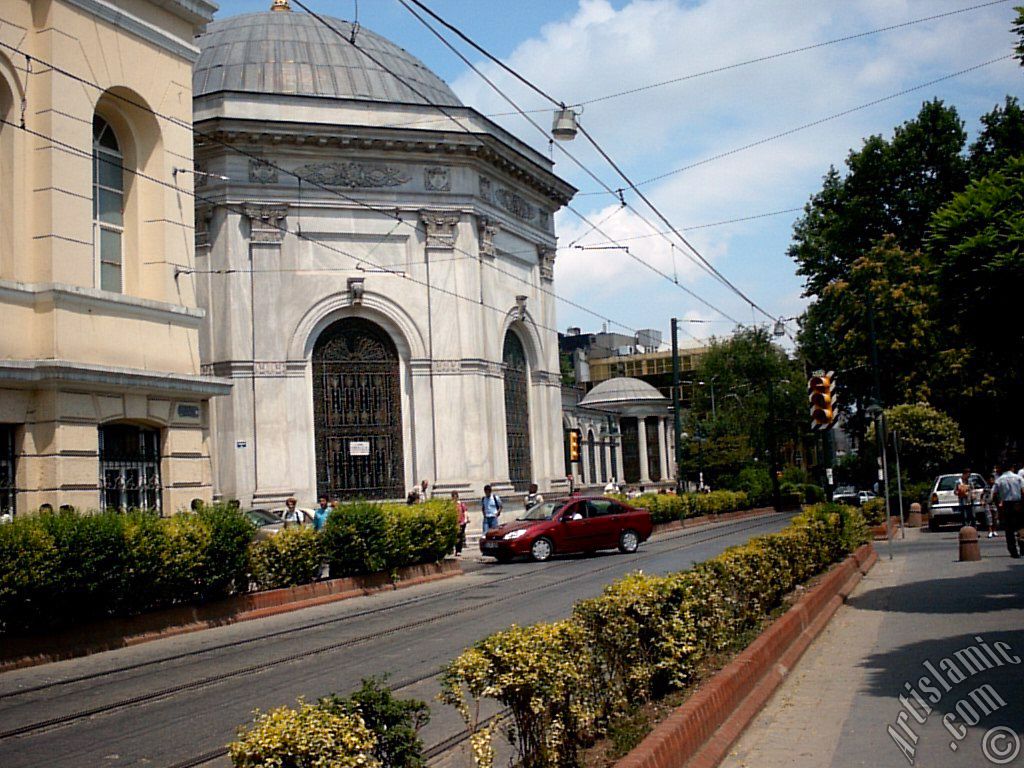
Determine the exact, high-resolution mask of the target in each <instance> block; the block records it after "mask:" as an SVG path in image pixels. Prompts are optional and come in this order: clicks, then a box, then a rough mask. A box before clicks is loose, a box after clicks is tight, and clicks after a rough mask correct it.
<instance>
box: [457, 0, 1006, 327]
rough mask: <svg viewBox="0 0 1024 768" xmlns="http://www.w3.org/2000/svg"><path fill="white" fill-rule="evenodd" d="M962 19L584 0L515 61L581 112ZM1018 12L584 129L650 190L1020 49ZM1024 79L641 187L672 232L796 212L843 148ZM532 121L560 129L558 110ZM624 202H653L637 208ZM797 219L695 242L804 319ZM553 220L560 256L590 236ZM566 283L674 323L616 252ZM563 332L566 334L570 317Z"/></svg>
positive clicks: (649, 249)
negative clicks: (793, 250) (792, 251)
mask: <svg viewBox="0 0 1024 768" xmlns="http://www.w3.org/2000/svg"><path fill="white" fill-rule="evenodd" d="M960 7H963V3H953V2H941V3H939V2H929V3H923V2H913V1H910V0H904V1H902V2H896V1H894V0H857V1H856V2H849V3H842V4H839V3H813V2H796V1H795V0H779V2H775V3H765V2H763V0H760V2H759V1H758V0H703V1H702V2H701V1H699V0H698V2H683V0H633V2H629V3H627V4H625V5H623V6H622V7H620V8H616V7H614V6H612V5H611V4H610V3H609V2H607V0H580V2H579V5H578V7H577V10H576V13H575V14H574V15H572V16H571V17H570V18H568V19H567V20H565V21H560V22H556V23H551V24H547V25H545V26H543V27H542V28H541V29H540V30H539V31H538V32H537V33H536V35H535V36H534V37H532V38H530V39H528V40H524V41H522V42H521V43H520V44H519V45H518V46H517V47H516V48H515V49H514V50H513V52H512V53H511V54H510V56H509V57H508V58H507V63H508V64H509V65H510V66H512V67H513V68H514V69H516V70H517V71H519V72H521V73H522V74H523V75H524V76H525V77H527V78H529V79H531V80H533V81H535V82H536V83H538V85H540V86H541V87H542V88H544V89H545V90H546V91H548V92H549V93H551V94H553V95H554V96H555V97H556V98H558V99H564V100H565V101H566V102H574V101H580V100H585V99H588V98H593V97H597V96H601V95H603V94H607V93H611V92H615V91H619V90H626V89H628V88H633V87H637V86H641V85H645V84H648V83H652V82H656V81H659V80H665V79H669V78H672V77H679V76H682V75H686V74H689V73H694V72H698V71H701V70H706V69H711V68H714V67H719V66H726V65H729V64H732V63H734V62H738V61H743V60H745V59H750V58H755V57H758V56H765V55H769V54H772V53H775V52H777V51H780V50H784V49H787V48H794V47H798V46H801V45H807V44H812V43H816V42H819V41H823V40H827V39H830V38H836V37H841V36H844V35H849V34H852V33H856V32H860V31H864V30H869V29H872V28H877V27H881V26H886V25H890V24H898V23H901V22H904V21H906V20H908V19H912V18H915V17H921V16H926V15H930V14H935V13H942V12H944V11H948V10H954V9H956V8H960ZM1011 18H1012V11H1011V9H1010V6H1009V5H1005V6H1004V5H997V6H993V7H991V8H987V9H984V10H981V11H976V12H970V13H965V14H960V15H957V16H953V17H950V18H946V19H942V20H937V21H933V22H927V23H924V24H920V25H916V26H912V27H906V28H903V29H899V30H895V31H891V32H885V33H881V34H878V35H873V36H870V37H863V38H859V39H857V40H853V41H849V42H845V43H841V44H837V45H833V46H827V47H823V48H818V49H815V50H812V51H807V52H804V53H800V54H795V55H793V56H787V57H783V58H777V59H773V60H771V61H766V62H762V63H759V64H754V65H751V66H748V67H742V68H739V69H733V70H729V71H727V72H723V73H719V74H715V75H709V76H706V77H700V78H695V79H690V80H685V81H683V82H680V83H676V84H673V85H670V86H665V87H663V88H658V89H654V90H649V91H644V92H642V93H637V94H633V95H631V96H627V97H623V98H618V99H613V100H609V101H605V102H600V103H596V104H592V105H588V106H585V107H584V111H583V114H582V116H581V118H580V119H581V123H582V124H583V125H585V126H586V127H588V129H589V130H591V132H592V133H593V134H594V135H595V136H596V137H597V138H598V140H599V141H600V142H601V143H602V145H603V146H604V147H605V148H606V149H607V150H608V151H609V152H610V153H611V155H612V156H613V157H614V158H615V159H616V160H617V161H618V162H620V163H621V164H623V165H624V167H625V168H626V170H627V172H628V173H629V174H630V176H631V177H632V178H633V179H634V180H642V179H646V178H650V177H653V176H657V175H659V174H661V173H664V172H665V171H668V170H672V169H675V168H678V167H681V166H685V165H689V164H691V163H694V162H697V161H699V160H702V159H704V158H707V157H709V156H712V155H715V154H718V153H720V152H723V151H726V150H730V149H733V148H735V147H740V146H743V145H745V144H748V143H750V142H752V141H757V140H759V139H761V138H764V137H766V136H770V135H772V134H775V133H778V132H781V131H785V130H788V129H791V128H793V127H795V126H798V125H800V124H802V123H806V122H809V121H811V120H815V119H818V118H821V117H824V116H826V115H828V114H831V113H834V112H838V111H841V110H845V109H849V108H851V107H854V106H857V105H859V104H862V103H864V102H867V101H870V100H872V99H876V98H879V97H881V96H885V95H888V94H890V93H894V92H896V91H900V90H902V89H905V88H908V87H911V86H914V85H917V84H919V83H922V82H925V81H928V80H932V79H935V78H937V77H941V76H943V75H945V74H948V73H951V72H954V71H956V70H958V69H962V68H965V67H968V66H972V65H975V64H978V63H980V62H981V61H984V60H986V59H989V58H993V57H995V56H998V55H999V54H1000V52H1005V53H1007V54H1008V53H1009V52H1010V49H1011V46H1012V44H1013V38H1012V36H1011V35H1010V33H1009V32H1008V27H1009V25H1010V20H1011ZM483 69H484V70H485V71H486V72H487V73H488V75H489V76H491V77H493V78H494V79H495V80H496V81H497V82H499V83H500V84H501V85H502V87H503V88H505V89H506V90H507V92H509V93H510V94H512V95H513V96H514V98H515V99H516V100H517V101H518V102H519V103H520V104H521V105H523V106H526V107H528V108H534V107H539V106H544V105H543V104H542V103H539V100H538V98H537V96H536V95H535V94H533V93H531V92H529V91H527V90H526V89H525V88H524V87H523V86H522V85H521V84H519V83H516V82H514V81H512V80H511V79H510V78H509V77H508V76H506V75H504V74H503V73H501V72H500V71H498V70H497V69H496V68H495V67H493V66H490V65H484V66H483ZM1020 83H1021V71H1020V69H1019V67H1017V66H1016V64H1015V63H1012V62H1007V63H1005V64H1000V65H995V66H992V67H989V68H987V69H983V70H980V71H978V72H974V73H971V74H969V75H966V76H964V77H962V78H959V79H957V80H952V81H948V82H946V83H942V84H938V85H936V86H934V87H931V88H928V89H924V90H921V91H918V92H915V93H912V94H909V95H906V96H903V97H901V98H899V99H895V100H893V101H890V102H887V103H885V104H883V105H879V106H877V107H872V108H870V109H866V110H863V111H860V112H856V113H854V114H851V115H849V116H846V117H843V118H840V119H838V120H835V121H832V122H828V123H825V124H824V125H821V126H817V127H815V128H811V129H809V130H806V131H802V132H799V133H796V134H793V135H791V136H787V137H785V138H781V139H778V140H775V141H772V142H769V143H766V144H764V145H762V146H758V147H756V148H753V149H750V150H747V151H744V152H740V153H737V154H734V155H731V156H729V157H726V158H723V159H720V160H717V161H715V162H712V163H708V164H706V165H701V166H698V167H696V168H693V169H692V170H689V171H686V172H685V173H681V174H678V175H675V176H671V177H669V178H667V179H665V180H663V181H660V182H657V183H655V184H652V185H650V187H649V188H646V191H647V192H648V193H649V194H650V196H651V198H652V199H653V200H654V201H655V203H656V204H657V205H658V206H659V208H660V209H661V210H662V211H663V212H664V213H665V214H666V215H667V216H668V217H669V218H670V219H671V220H672V221H673V222H674V223H675V224H677V225H678V226H687V225H692V224H701V223H705V222H712V221H717V220H722V219H729V218H737V217H741V216H744V215H749V214H754V213H760V212H764V211H771V210H778V209H780V208H789V207H793V206H799V205H802V204H803V203H804V202H805V201H806V200H807V198H808V197H809V196H810V195H811V194H812V193H813V192H814V191H815V190H816V189H818V188H819V187H820V179H821V176H822V174H823V173H824V172H825V171H826V170H827V168H828V166H829V165H830V164H835V165H837V166H841V165H842V162H843V160H844V158H845V157H846V154H847V152H848V150H849V148H851V147H856V146H858V145H859V144H860V141H861V139H862V138H863V137H865V136H867V135H869V134H872V133H883V134H888V133H889V132H890V131H891V129H892V126H893V125H895V124H897V123H899V122H902V121H903V120H906V119H909V118H911V117H913V116H914V115H915V114H916V112H917V110H918V108H919V106H920V103H921V102H922V101H924V100H925V99H928V98H931V97H933V96H935V95H939V96H942V97H944V98H945V100H946V101H947V102H951V103H954V104H960V103H966V104H969V105H970V106H971V108H973V109H975V110H981V109H989V108H990V107H991V105H992V104H995V103H996V102H999V101H1001V100H1002V97H1003V95H1004V94H1005V93H1007V92H1015V91H1016V92H1019V90H1020V88H1019V86H1020ZM453 87H454V88H455V90H456V91H457V92H458V93H459V95H460V96H461V97H462V98H463V100H464V101H465V102H466V103H468V104H472V105H473V106H475V107H476V108H477V109H479V110H480V111H481V112H484V113H495V112H506V111H508V105H507V104H506V103H505V102H503V101H502V100H501V99H500V97H499V96H497V95H496V94H494V93H493V92H492V91H490V89H489V88H488V87H487V86H486V84H484V83H482V82H481V81H479V80H478V79H477V77H476V75H475V74H473V73H472V72H468V73H466V74H465V75H464V76H462V77H460V78H458V79H457V80H456V81H455V83H454V84H453ZM979 105H980V106H979ZM963 116H964V117H965V118H966V119H967V121H968V124H969V127H973V126H974V124H976V115H967V114H964V115H963ZM535 118H536V119H537V120H538V122H540V123H541V124H542V125H543V126H544V127H549V125H550V119H551V118H550V113H546V114H545V113H541V114H539V115H536V116H535ZM503 121H504V124H505V125H506V126H507V127H509V128H510V129H511V130H513V131H514V132H515V133H516V134H517V135H519V136H521V137H522V138H524V139H526V140H528V141H531V142H534V143H535V146H537V147H538V148H541V149H543V150H544V151H545V153H546V150H547V143H546V140H543V139H542V138H541V137H540V136H539V134H538V133H537V132H536V131H535V130H534V129H533V128H531V127H529V126H528V125H526V124H525V123H524V122H523V121H522V120H521V119H520V118H518V117H510V118H504V119H503ZM567 148H568V149H569V150H570V151H571V152H572V153H573V154H574V155H576V156H578V157H579V158H580V160H582V161H583V162H584V163H585V164H586V165H587V166H589V167H590V168H592V169H594V170H595V172H598V173H599V175H600V176H601V177H602V178H603V179H604V180H605V181H606V182H607V183H608V185H609V186H611V187H613V188H617V187H620V186H623V182H622V181H621V180H620V179H618V178H617V177H616V176H615V174H614V172H612V171H611V170H610V169H609V168H608V167H607V165H606V164H605V163H604V162H603V161H602V160H601V159H600V158H599V157H598V156H597V154H596V153H595V152H594V151H593V150H592V149H591V148H589V147H588V146H587V145H586V143H585V141H584V140H582V138H578V139H577V140H576V141H575V142H572V143H571V144H569V145H568V146H567ZM555 156H556V159H557V160H558V166H557V170H558V172H559V173H561V174H564V175H566V176H567V177H568V178H569V179H570V180H571V181H573V182H574V183H575V184H577V185H578V186H580V188H581V190H583V191H585V192H586V191H592V190H594V189H596V188H597V185H596V184H595V183H594V182H593V181H592V180H591V179H589V178H588V177H587V176H585V175H584V174H582V173H580V172H579V171H578V170H577V169H576V168H575V166H574V165H572V163H570V162H567V161H566V160H565V158H564V157H560V156H559V155H558V153H557V152H556V155H555ZM628 199H629V200H630V201H631V202H635V203H636V205H637V207H638V208H640V207H641V204H640V203H639V201H635V199H634V198H633V197H632V196H630V197H629V198H628ZM573 205H574V207H576V208H577V210H579V211H581V212H583V213H585V214H586V215H587V216H588V217H589V218H590V220H591V221H593V222H596V221H599V220H600V219H601V218H603V217H605V216H607V215H608V214H609V213H611V212H612V211H613V210H614V208H615V205H616V204H615V203H614V202H613V199H612V198H610V197H608V196H579V197H577V198H576V200H575V201H574V203H573ZM645 216H648V218H650V219H651V220H652V221H654V218H653V215H650V214H649V213H647V212H645ZM794 218H795V216H789V217H781V218H778V219H767V220H763V221H759V222H752V223H746V224H740V225H736V226H732V227H723V228H714V229H705V230H698V231H696V232H693V233H691V234H692V238H693V242H694V244H695V245H696V246H697V247H698V248H699V249H700V250H701V251H702V252H703V253H704V255H705V256H706V257H707V258H708V259H709V260H711V261H712V262H713V263H715V264H716V265H718V266H720V268H721V269H722V271H723V272H724V273H726V274H727V276H729V277H730V278H731V279H733V280H734V282H736V283H737V284H739V285H740V286H741V287H743V288H744V290H749V292H750V293H751V295H753V297H754V298H755V300H757V301H759V303H761V304H762V305H766V306H768V307H769V309H771V310H772V311H778V312H779V313H780V314H793V313H795V312H796V311H798V310H799V307H800V306H802V302H803V300H802V299H800V298H799V283H800V281H799V279H798V278H797V277H796V276H795V275H794V274H793V272H794V270H793V264H792V262H790V261H789V260H788V258H787V257H786V256H785V247H786V244H787V241H788V227H789V225H790V223H791V222H792V220H793V219H794ZM656 223H657V225H658V227H659V228H662V227H661V224H660V222H656ZM558 226H559V231H558V232H559V238H560V243H561V244H562V245H563V246H564V245H567V244H569V243H570V242H572V241H574V240H575V239H577V238H581V236H583V235H584V233H585V232H586V230H587V225H585V224H583V223H582V222H579V221H578V220H577V219H576V217H575V216H573V215H572V214H565V213H563V214H562V215H561V216H560V217H559V220H558ZM602 229H604V230H605V231H606V232H607V233H608V234H609V235H610V236H612V237H614V238H633V237H636V236H637V235H642V234H647V233H648V232H649V231H650V229H649V227H648V226H647V225H646V224H644V223H643V222H642V221H640V220H639V219H638V218H637V217H636V216H635V215H633V214H631V213H630V212H628V211H622V212H620V213H618V214H616V215H615V216H613V217H612V218H610V219H609V220H608V222H607V223H606V224H605V225H603V226H602ZM599 240H605V238H604V237H602V236H600V235H597V234H596V233H590V234H587V235H586V236H583V237H582V239H581V240H580V242H581V243H584V244H586V243H593V242H596V241H599ZM629 242H630V243H631V245H630V247H631V250H633V252H634V253H636V254H637V255H641V256H642V257H643V258H644V259H645V260H647V261H649V262H650V263H651V264H653V265H655V266H657V267H658V268H659V269H661V270H662V271H664V272H666V273H668V274H672V272H673V265H672V257H673V253H672V249H671V248H670V247H669V246H668V243H667V242H666V241H665V240H663V239H661V238H656V237H655V238H646V239H642V240H631V241H629ZM675 257H676V265H675V270H676V272H677V273H678V275H679V278H680V281H681V282H684V283H685V284H686V285H688V286H691V287H695V288H698V289H699V290H700V291H701V292H702V293H707V294H708V295H709V296H712V297H713V299H714V301H715V303H717V304H720V305H722V306H728V308H729V311H730V312H732V313H733V314H734V315H738V314H740V313H741V312H743V311H746V314H745V315H743V317H744V318H749V309H746V310H745V308H744V306H743V303H742V301H740V300H739V299H737V298H735V297H730V296H729V294H728V292H727V291H724V290H723V289H721V287H720V286H717V285H716V284H714V283H713V281H711V280H710V279H709V278H706V277H702V276H701V275H702V272H701V271H700V270H699V269H697V268H696V267H695V266H694V265H693V264H692V263H691V262H689V261H688V260H687V259H686V258H685V257H683V256H682V255H681V249H676V253H675ZM557 281H558V282H557V284H556V288H557V290H558V291H559V292H560V293H565V294H567V295H569V296H572V297H573V298H575V299H577V300H580V301H582V302H584V303H587V304H596V303H602V304H603V305H604V306H605V307H608V306H609V304H608V303H607V302H609V301H610V300H611V301H612V303H611V305H610V306H611V307H613V308H614V310H615V311H614V312H612V310H611V309H609V310H608V311H609V312H610V314H612V315H613V316H614V315H618V316H619V317H620V318H622V319H625V320H627V321H629V320H633V321H635V324H636V325H637V326H638V327H643V326H648V325H652V324H655V323H656V321H657V318H658V317H661V318H664V317H666V316H667V315H665V314H660V315H655V314H654V313H663V312H665V311H670V308H671V307H674V306H675V304H674V302H676V301H677V300H678V298H677V297H678V289H676V288H675V287H673V286H672V285H671V284H669V283H668V282H667V281H665V280H663V279H661V278H659V277H657V276H656V275H654V274H653V273H651V272H649V271H647V270H645V269H643V268H642V267H641V266H640V265H638V264H637V263H636V262H635V261H634V260H632V259H630V258H629V257H628V256H627V255H626V254H624V253H621V252H616V251H596V250H569V251H565V252H562V253H560V255H559V260H558V264H557ZM629 291H645V292H647V294H648V298H647V299H646V300H645V301H644V302H643V303H642V304H638V303H637V302H635V301H634V302H632V303H630V302H628V301H627V300H626V299H625V298H623V296H624V295H625V294H627V293H628V292H629ZM615 297H618V303H615ZM692 303H693V302H690V304H691V305H692ZM666 308H669V309H666ZM572 319H573V320H574V321H581V320H583V318H579V319H577V318H572ZM658 322H659V324H662V323H663V321H658ZM560 324H562V325H564V324H565V323H562V322H561V320H560Z"/></svg>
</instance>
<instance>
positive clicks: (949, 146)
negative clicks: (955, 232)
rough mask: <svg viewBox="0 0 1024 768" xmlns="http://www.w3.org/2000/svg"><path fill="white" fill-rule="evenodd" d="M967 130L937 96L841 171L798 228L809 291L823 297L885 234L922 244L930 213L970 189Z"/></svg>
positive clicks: (799, 257)
mask: <svg viewBox="0 0 1024 768" xmlns="http://www.w3.org/2000/svg"><path fill="white" fill-rule="evenodd" d="M966 139H967V134H966V133H965V132H964V126H963V122H962V121H961V120H960V117H959V115H958V114H957V111H956V109H954V108H953V107H947V106H945V105H944V104H943V103H942V101H940V100H938V99H936V100H933V101H928V102H925V103H924V104H923V105H922V106H921V110H920V112H919V113H918V115H917V117H916V118H914V119H913V120H908V121H907V122H905V123H904V124H903V125H901V126H898V127H897V128H896V129H895V130H894V132H893V137H892V139H891V140H886V139H884V138H882V137H881V136H871V137H869V138H867V139H865V141H864V146H863V147H861V149H860V150H859V151H851V152H850V154H849V156H848V157H847V159H846V166H847V169H848V172H847V174H846V176H845V177H840V175H839V173H838V171H836V169H835V168H830V169H829V171H828V173H827V174H826V175H825V178H824V182H823V185H822V189H821V191H820V192H818V193H817V194H815V195H814V196H813V197H812V198H811V200H810V202H809V203H808V204H807V205H806V206H805V208H804V215H803V217H802V218H800V219H799V220H798V221H797V222H796V224H795V225H794V227H793V243H792V244H791V245H790V247H789V251H788V252H789V255H790V257H791V258H793V259H794V260H795V261H796V262H797V272H798V274H800V275H803V276H804V278H805V283H804V294H805V295H807V296H821V295H822V293H823V291H824V290H825V288H826V287H827V286H828V285H829V284H830V283H832V282H834V281H835V280H840V279H843V278H845V277H846V276H847V274H848V273H849V270H850V268H851V267H852V265H853V263H854V261H856V260H857V259H858V258H860V257H861V256H863V255H864V254H865V253H866V252H867V251H868V250H869V249H870V248H871V247H873V246H874V245H875V244H876V243H877V242H878V241H879V240H880V239H881V238H882V237H883V236H885V235H892V236H893V237H894V238H895V239H896V243H897V244H898V245H899V246H901V247H902V248H905V249H907V250H916V249H918V248H920V247H921V246H922V245H923V243H924V238H925V230H926V227H927V224H928V220H929V219H930V218H931V216H932V214H933V213H934V212H935V211H936V210H938V208H939V207H940V206H941V205H943V204H944V203H946V202H948V201H949V200H950V198H952V196H953V195H954V194H955V193H956V192H959V191H960V190H962V189H963V188H964V186H966V184H967V179H968V173H967V161H966V159H965V158H964V156H963V154H962V153H963V149H964V143H965V142H966Z"/></svg>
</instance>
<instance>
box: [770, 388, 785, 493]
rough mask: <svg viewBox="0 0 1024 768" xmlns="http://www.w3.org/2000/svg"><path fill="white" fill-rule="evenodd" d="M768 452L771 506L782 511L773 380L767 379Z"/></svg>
mask: <svg viewBox="0 0 1024 768" xmlns="http://www.w3.org/2000/svg"><path fill="white" fill-rule="evenodd" d="M768 450H769V458H770V459H771V473H772V506H774V507H775V511H776V512H781V511H782V493H781V492H780V490H779V452H778V448H777V447H776V445H775V380H774V378H769V379H768Z"/></svg>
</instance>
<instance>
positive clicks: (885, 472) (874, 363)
mask: <svg viewBox="0 0 1024 768" xmlns="http://www.w3.org/2000/svg"><path fill="white" fill-rule="evenodd" d="M868 336H869V339H870V342H871V370H872V372H873V374H874V381H873V386H872V388H873V389H874V393H873V397H872V400H873V402H872V403H871V405H870V406H868V413H869V414H871V416H872V417H874V418H875V437H876V438H877V442H878V455H879V465H880V468H881V476H880V477H879V478H878V479H879V480H881V481H882V488H881V490H882V493H883V494H884V495H885V533H886V536H885V537H886V539H888V541H889V559H890V560H892V535H891V534H890V533H889V518H890V517H891V516H892V514H891V511H890V509H889V462H888V459H887V457H886V450H885V409H884V408H883V407H882V378H881V372H880V370H879V367H878V338H877V336H876V335H875V302H874V300H873V299H872V298H871V295H870V294H868ZM900 512H901V516H902V505H901V509H900Z"/></svg>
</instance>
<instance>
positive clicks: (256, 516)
mask: <svg viewBox="0 0 1024 768" xmlns="http://www.w3.org/2000/svg"><path fill="white" fill-rule="evenodd" d="M245 516H246V517H248V518H249V519H250V520H251V521H252V522H253V523H255V524H256V525H258V526H261V527H262V526H264V525H273V524H274V523H280V522H281V518H279V517H277V516H276V515H273V514H271V513H270V512H267V510H265V509H250V510H249V511H248V512H246V513H245Z"/></svg>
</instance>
